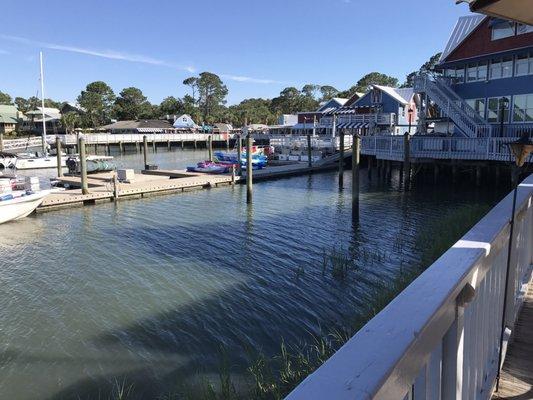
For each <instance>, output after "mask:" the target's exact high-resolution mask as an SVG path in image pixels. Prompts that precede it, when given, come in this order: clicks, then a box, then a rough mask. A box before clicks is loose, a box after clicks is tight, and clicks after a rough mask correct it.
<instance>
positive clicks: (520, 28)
mask: <svg viewBox="0 0 533 400" xmlns="http://www.w3.org/2000/svg"><path fill="white" fill-rule="evenodd" d="M531 32H533V25H526V24H516V34H517V35H523V34H524V33H531Z"/></svg>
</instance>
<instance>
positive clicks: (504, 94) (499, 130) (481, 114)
mask: <svg viewBox="0 0 533 400" xmlns="http://www.w3.org/2000/svg"><path fill="white" fill-rule="evenodd" d="M436 70H437V72H440V73H441V74H442V77H428V76H422V77H420V78H419V79H418V80H417V84H415V87H416V90H417V91H420V92H421V93H424V94H426V95H427V96H428V97H429V100H427V101H426V102H425V104H426V109H424V110H423V114H424V116H427V107H428V105H429V104H430V102H431V103H434V104H436V106H437V107H438V108H439V109H440V113H441V115H443V116H445V117H447V118H449V120H450V121H451V122H453V124H454V129H453V132H452V133H453V134H455V135H464V136H469V137H480V136H520V135H521V134H523V133H525V132H530V131H532V130H533V27H532V26H529V25H523V24H519V23H515V22H510V21H506V20H502V19H496V18H491V17H486V16H482V15H471V16H466V17H461V18H460V19H459V20H458V22H457V24H456V26H455V28H454V30H453V32H452V34H451V36H450V39H449V41H448V43H447V45H446V47H445V49H444V51H443V53H442V56H441V59H440V62H439V64H438V66H437V67H436Z"/></svg>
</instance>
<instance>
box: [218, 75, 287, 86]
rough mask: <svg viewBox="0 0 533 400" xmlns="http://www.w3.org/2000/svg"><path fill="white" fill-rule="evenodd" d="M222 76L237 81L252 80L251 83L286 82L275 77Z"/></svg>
mask: <svg viewBox="0 0 533 400" xmlns="http://www.w3.org/2000/svg"><path fill="white" fill-rule="evenodd" d="M220 76H221V77H222V78H224V79H229V80H230V81H235V82H250V83H263V84H273V83H279V84H283V83H284V82H281V81H276V80H273V79H261V78H252V77H249V76H241V75H227V74H222V75H220Z"/></svg>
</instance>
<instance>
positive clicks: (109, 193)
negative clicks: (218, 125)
mask: <svg viewBox="0 0 533 400" xmlns="http://www.w3.org/2000/svg"><path fill="white" fill-rule="evenodd" d="M349 156H350V152H349V151H347V152H346V154H345V158H348V157H349ZM338 160H339V155H338V154H337V155H334V156H331V157H328V158H325V159H323V160H320V161H319V162H316V163H314V164H313V165H312V166H311V167H309V165H308V163H307V162H293V163H284V164H282V165H275V164H274V165H270V166H268V167H267V168H265V169H261V170H256V171H254V172H253V180H254V181H261V180H268V179H278V178H283V177H289V176H297V175H302V174H309V173H315V172H321V171H327V170H331V169H336V168H338ZM113 174H114V173H113V172H106V173H98V174H91V175H89V176H88V180H87V183H88V186H89V191H90V193H89V194H85V195H84V194H82V193H81V178H80V177H79V176H63V177H60V178H58V180H59V181H60V182H61V183H62V184H63V185H67V186H69V187H70V188H71V189H69V190H63V191H56V192H53V193H50V195H48V196H46V198H45V199H44V201H43V203H42V204H41V205H40V206H39V207H38V208H37V212H45V211H51V210H56V209H61V208H71V207H76V206H83V205H89V204H96V203H102V202H110V201H115V200H117V199H124V198H141V197H145V196H148V195H154V194H170V193H176V192H184V191H188V190H194V189H203V188H211V187H217V186H222V185H231V184H233V183H243V182H245V181H246V171H243V174H242V176H235V177H232V176H231V174H222V175H221V174H216V175H214V174H202V173H195V172H188V171H186V170H144V171H141V173H140V174H135V179H134V181H133V182H131V183H126V182H121V183H119V184H118V187H117V191H116V193H115V188H114V183H113ZM115 194H118V197H117V196H115Z"/></svg>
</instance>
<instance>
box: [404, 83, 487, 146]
mask: <svg viewBox="0 0 533 400" xmlns="http://www.w3.org/2000/svg"><path fill="white" fill-rule="evenodd" d="M414 90H415V92H417V93H426V94H427V95H428V96H429V97H430V98H431V100H433V101H434V102H435V104H437V106H439V108H440V109H441V110H442V112H443V113H444V114H445V115H446V116H447V117H449V118H450V119H451V120H452V121H453V123H454V124H455V126H456V127H457V128H458V129H459V131H460V132H461V133H463V134H464V135H465V136H466V137H487V136H491V130H492V127H491V125H490V124H489V123H487V121H485V120H484V119H483V118H481V116H480V115H479V114H478V112H477V111H476V110H474V109H473V108H472V107H470V106H469V105H468V104H467V103H466V102H465V101H464V100H463V99H462V98H461V97H459V95H458V94H457V93H455V92H454V91H453V89H452V88H451V87H450V86H449V85H448V82H447V81H446V79H445V78H441V77H432V76H430V75H428V74H421V75H419V76H417V77H416V78H415V84H414Z"/></svg>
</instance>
